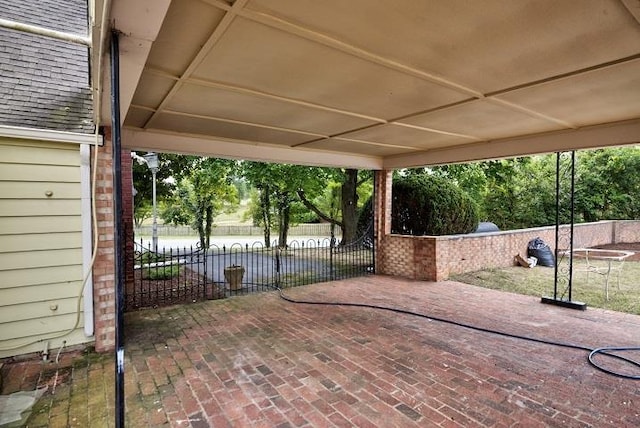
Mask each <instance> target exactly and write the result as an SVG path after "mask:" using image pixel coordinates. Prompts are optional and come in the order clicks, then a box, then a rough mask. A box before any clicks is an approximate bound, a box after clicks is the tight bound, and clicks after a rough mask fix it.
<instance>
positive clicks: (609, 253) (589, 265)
mask: <svg viewBox="0 0 640 428" xmlns="http://www.w3.org/2000/svg"><path fill="white" fill-rule="evenodd" d="M563 253H564V254H569V251H568V250H565V251H563ZM634 254H635V253H634V252H633V251H625V250H602V249H598V248H574V249H573V256H574V258H575V257H577V258H581V259H584V261H585V264H584V266H581V267H577V270H580V271H586V272H587V283H588V282H589V274H590V273H592V272H593V273H597V274H599V275H602V276H604V292H605V300H609V277H610V276H611V272H612V271H615V272H616V274H617V276H618V278H617V279H618V290H619V289H620V273H621V272H622V267H623V266H624V261H625V260H626V259H627V258H628V257H631V256H633V255H634ZM595 260H601V261H604V262H605V263H603V264H600V265H597V264H594V263H593V261H595ZM574 267H575V265H574Z"/></svg>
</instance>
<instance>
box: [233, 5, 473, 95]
mask: <svg viewBox="0 0 640 428" xmlns="http://www.w3.org/2000/svg"><path fill="white" fill-rule="evenodd" d="M238 15H240V16H242V17H243V18H247V19H250V20H252V21H254V22H258V23H261V24H264V25H267V26H269V27H272V28H276V29H279V30H282V31H285V32H287V33H289V34H293V35H296V36H298V37H302V38H305V39H307V40H311V41H313V42H316V43H320V44H322V45H325V46H328V47H330V48H333V49H336V50H339V51H341V52H343V53H346V54H349V55H351V56H355V57H358V58H360V59H364V60H366V61H369V62H371V63H375V64H378V65H382V66H384V67H387V68H390V69H392V70H396V71H400V72H402V73H404V74H407V75H410V76H413V77H417V78H419V79H422V80H426V81H428V82H431V83H434V84H436V85H439V86H442V87H445V88H448V89H451V90H454V91H456V92H460V93H463V94H466V95H468V96H471V97H475V98H484V94H483V93H482V92H480V91H476V90H475V89H473V88H469V87H467V86H464V85H461V84H459V83H457V82H454V81H452V80H449V79H445V78H444V77H442V76H438V75H436V74H433V73H429V72H427V71H424V70H420V69H417V68H415V67H411V66H408V65H406V64H402V63H400V62H398V61H394V60H391V59H389V58H386V57H383V56H381V55H377V54H375V53H373V52H370V51H367V50H365V49H362V48H359V47H357V46H353V45H351V44H349V43H346V42H344V41H342V40H338V39H335V38H333V37H330V36H327V35H326V34H323V33H320V32H318V31H313V30H311V29H309V28H306V27H302V26H300V25H297V24H294V23H292V22H290V21H287V20H285V19H282V18H280V17H277V16H273V15H269V14H267V13H264V12H256V11H252V10H249V9H242V10H240V11H239V12H238Z"/></svg>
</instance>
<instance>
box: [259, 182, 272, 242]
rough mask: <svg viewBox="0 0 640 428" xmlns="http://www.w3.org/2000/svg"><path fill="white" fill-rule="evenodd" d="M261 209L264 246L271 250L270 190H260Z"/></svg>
mask: <svg viewBox="0 0 640 428" xmlns="http://www.w3.org/2000/svg"><path fill="white" fill-rule="evenodd" d="M260 205H261V207H260V209H261V210H262V226H263V233H264V245H265V247H267V248H271V198H270V197H269V189H268V188H263V189H261V190H260Z"/></svg>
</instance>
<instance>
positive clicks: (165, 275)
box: [142, 265, 180, 281]
mask: <svg viewBox="0 0 640 428" xmlns="http://www.w3.org/2000/svg"><path fill="white" fill-rule="evenodd" d="M179 273H180V266H178V265H170V266H155V267H150V268H143V270H142V277H143V278H144V279H150V280H152V281H157V280H163V279H171V278H174V277H176V276H178V274H179Z"/></svg>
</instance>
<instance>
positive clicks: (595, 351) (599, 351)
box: [274, 286, 640, 380]
mask: <svg viewBox="0 0 640 428" xmlns="http://www.w3.org/2000/svg"><path fill="white" fill-rule="evenodd" d="M274 288H275V289H276V290H277V291H278V292H279V294H280V297H281V298H282V299H283V300H286V301H287V302H290V303H296V304H304V305H323V306H345V307H352V308H367V309H377V310H384V311H390V312H395V313H398V314H404V315H411V316H415V317H420V318H425V319H428V320H432V321H438V322H442V323H446V324H450V325H455V326H457V327H463V328H467V329H470V330H475V331H480V332H483V333H490V334H497V335H500V336H503V337H509V338H512V339H519V340H527V341H529V342H535V343H542V344H545V345H552V346H559V347H563V348H570V349H578V350H581V351H586V352H589V357H588V360H589V363H590V364H591V365H592V366H593V367H595V368H596V369H598V370H600V371H602V372H604V373H607V374H609V375H612V376H617V377H621V378H624V379H633V380H640V374H630V373H621V372H618V371H615V370H611V369H608V368H606V367H604V366H602V365H600V364H599V363H598V362H596V361H595V357H596V355H605V356H607V357H611V358H615V359H618V360H621V361H624V362H626V363H628V364H630V365H631V366H635V367H637V368H640V362H638V361H636V360H633V359H631V358H627V357H623V356H622V355H619V354H614V353H612V352H631V351H640V347H635V346H632V347H609V346H607V347H600V348H589V347H587V346H582V345H575V344H571V343H565V342H557V341H554V340H548V339H539V338H536V337H530V336H521V335H519V334H513V333H507V332H504V331H498V330H492V329H489V328H484V327H478V326H475V325H472V324H465V323H462V322H459V321H453V320H450V319H446V318H439V317H434V316H431V315H426V314H421V313H418V312H413V311H409V310H406V309H398V308H390V307H387V306H379V305H370V304H367V303H350V302H322V301H309V300H296V299H293V298H291V297H289V296H287V295H286V294H284V291H283V290H282V289H281V288H280V287H277V286H274Z"/></svg>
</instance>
